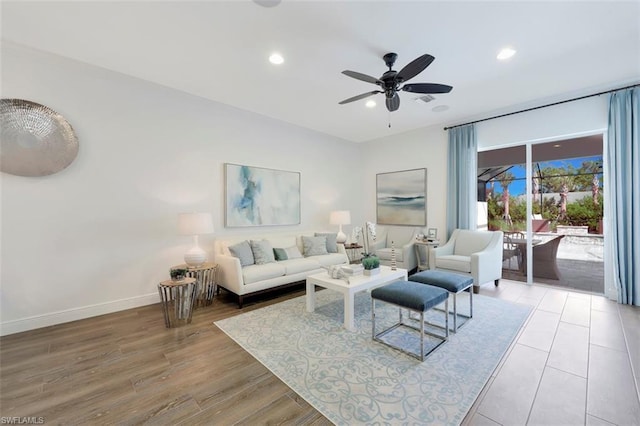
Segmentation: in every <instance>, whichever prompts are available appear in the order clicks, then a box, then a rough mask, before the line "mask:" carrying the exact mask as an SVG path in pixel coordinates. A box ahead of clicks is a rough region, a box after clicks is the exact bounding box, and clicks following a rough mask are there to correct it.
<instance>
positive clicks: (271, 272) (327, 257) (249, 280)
mask: <svg viewBox="0 0 640 426" xmlns="http://www.w3.org/2000/svg"><path fill="white" fill-rule="evenodd" d="M314 235H315V233H314V232H301V233H297V234H265V235H260V234H256V235H243V236H236V237H226V236H225V237H223V238H220V239H216V241H215V252H214V261H215V262H216V263H217V264H218V273H217V276H216V281H217V284H218V285H219V286H221V287H223V288H225V289H227V290H229V291H230V292H232V293H235V294H236V295H237V296H238V306H239V308H242V305H243V301H244V297H245V296H248V295H256V294H259V293H264V292H267V291H272V290H273V289H275V288H279V287H285V286H288V285H291V284H293V283H297V282H300V281H303V280H305V279H306V277H307V276H308V275H311V274H316V273H319V272H323V271H325V270H326V268H328V267H329V266H331V265H339V264H348V263H349V258H348V257H347V254H346V251H345V249H344V246H343V245H342V244H337V246H336V247H337V253H328V254H323V255H317V256H309V257H302V258H298V259H288V260H280V261H275V262H270V263H266V264H261V265H255V264H254V265H248V266H241V263H240V259H238V258H237V257H235V256H233V255H232V254H231V252H230V251H229V246H233V245H235V244H237V243H240V242H242V241H250V240H256V241H257V240H267V241H269V242H270V243H271V246H272V247H273V248H287V247H292V246H294V245H295V246H297V247H298V249H299V251H300V253H302V254H304V251H303V244H302V237H303V236H307V237H313V236H314Z"/></svg>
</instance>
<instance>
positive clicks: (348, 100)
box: [338, 90, 382, 105]
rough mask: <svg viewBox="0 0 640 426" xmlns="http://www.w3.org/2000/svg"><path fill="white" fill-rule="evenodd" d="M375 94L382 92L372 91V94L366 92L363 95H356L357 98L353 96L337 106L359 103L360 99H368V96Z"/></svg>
mask: <svg viewBox="0 0 640 426" xmlns="http://www.w3.org/2000/svg"><path fill="white" fill-rule="evenodd" d="M377 93H382V92H381V91H380V90H374V91H373V92H367V93H363V94H361V95H358V96H354V97H352V98H349V99H345V100H344V101H342V102H338V104H340V105H344V104H348V103H349V102H355V101H359V100H360V99H364V98H368V97H369V96H371V95H375V94H377Z"/></svg>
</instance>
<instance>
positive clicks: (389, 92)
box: [338, 53, 453, 111]
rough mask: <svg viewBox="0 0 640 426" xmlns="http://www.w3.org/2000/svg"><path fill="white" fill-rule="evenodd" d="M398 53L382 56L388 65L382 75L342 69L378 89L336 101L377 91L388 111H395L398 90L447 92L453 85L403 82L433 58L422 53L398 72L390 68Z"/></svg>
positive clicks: (357, 98)
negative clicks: (381, 95)
mask: <svg viewBox="0 0 640 426" xmlns="http://www.w3.org/2000/svg"><path fill="white" fill-rule="evenodd" d="M397 58H398V55H397V54H396V53H387V54H386V55H384V56H383V57H382V59H384V63H385V64H386V65H387V66H388V67H389V70H388V71H386V72H385V73H384V74H382V77H380V78H375V77H371V76H369V75H366V74H362V73H359V72H355V71H348V70H346V71H342V74H344V75H348V76H349V77H352V78H355V79H356V80H361V81H366V82H367V83H373V84H377V85H378V86H380V90H374V91H372V92H367V93H363V94H361V95H358V96H354V97H352V98H349V99H345V100H344V101H342V102H338V103H339V104H340V105H343V104H347V103H349V102H354V101H359V100H360V99H364V98H367V97H369V96H373V95H376V94H378V93H384V96H385V98H386V99H385V103H386V105H387V109H388V110H389V111H395V110H397V109H398V108H399V107H400V96H398V92H399V91H404V92H411V93H427V94H430V93H449V92H450V91H451V89H453V87H451V86H447V85H446V84H436V83H413V84H404V83H405V82H406V81H408V80H410V79H412V78H413V77H415V76H416V75H418V74H420V73H421V72H422V71H424V69H425V68H427V67H428V66H429V65H431V62H433V60H434V59H435V58H434V57H433V56H431V55H428V54H427V55H422V56H419V57H418V58H416V59H414V60H413V61H411V62H410V63H409V64H407V65H406V66H405V67H404V68H402V69H401V70H400V71H399V72H397V71H394V70H392V69H391V68H392V67H393V64H394V63H395V62H396V59H397Z"/></svg>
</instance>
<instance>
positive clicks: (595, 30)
mask: <svg viewBox="0 0 640 426" xmlns="http://www.w3.org/2000/svg"><path fill="white" fill-rule="evenodd" d="M2 38H3V40H7V41H10V42H13V43H18V44H21V45H24V46H28V47H32V48H36V49H40V50H44V51H48V52H52V53H55V54H58V55H62V56H65V57H69V58H73V59H76V60H79V61H82V62H86V63H90V64H94V65H97V66H100V67H103V68H107V69H110V70H113V71H117V72H120V73H124V74H128V75H131V76H135V77H138V78H141V79H144V80H148V81H151V82H155V83H158V84H161V85H164V86H168V87H172V88H175V89H178V90H181V91H184V92H187V93H191V94H194V95H197V96H201V97H203V98H208V99H211V100H214V101H217V102H221V103H224V104H228V105H232V106H235V107H237V108H241V109H244V110H249V111H253V112H256V113H259V114H262V115H266V116H269V117H272V118H275V119H278V120H282V121H285V122H289V123H293V124H296V125H299V126H302V127H306V128H310V129H314V130H317V131H320V132H323V133H327V134H330V135H334V136H337V137H340V138H343V139H346V140H350V141H355V142H362V141H367V140H371V139H376V138H379V137H383V136H387V135H389V134H396V133H400V132H404V131H408V130H411V129H415V128H420V127H426V126H430V125H445V124H449V125H450V124H459V123H461V122H463V121H466V120H468V119H473V118H482V117H486V116H488V115H490V114H491V113H494V112H506V111H511V110H515V109H517V108H520V107H526V106H534V105H538V104H543V103H546V102H551V101H557V100H562V99H567V98H570V97H573V96H578V95H584V94H590V93H592V92H595V91H599V90H606V89H611V88H617V87H619V86H621V85H624V84H629V83H635V82H638V81H640V2H639V1H628V2H618V1H602V2H594V1H569V2H559V1H536V2H523V1H510V2H506V1H499V2H486V1H468V2H460V1H410V2H402V1H372V2H364V1H314V2H310V1H292V0H282V2H281V3H280V4H279V5H277V6H275V7H263V6H260V5H258V4H257V3H255V2H252V1H244V0H237V1H226V2H222V1H201V2H187V1H172V2H168V1H141V2H93V1H92V2H89V1H76V2H56V1H45V2H31V1H19V2H13V1H2ZM507 45H510V46H513V47H514V48H516V49H517V51H518V53H517V54H516V55H515V56H514V57H513V58H512V59H511V60H510V61H508V62H503V63H501V62H499V61H497V60H496V54H497V53H498V51H499V50H500V49H501V48H502V47H504V46H507ZM272 51H279V52H281V53H282V55H283V56H284V57H285V63H284V64H283V65H281V66H278V67H276V66H274V65H271V64H270V63H269V62H268V60H267V58H268V56H269V54H270V53H271V52H272ZM387 52H396V53H397V54H398V55H399V56H398V60H397V62H396V66H395V67H394V69H395V70H397V71H399V70H400V69H401V68H402V67H403V66H404V65H406V64H407V63H409V62H410V61H411V60H413V59H414V58H416V57H418V56H420V55H422V54H425V53H429V54H431V55H433V56H435V58H436V59H435V61H434V62H433V63H432V64H431V65H430V66H429V67H428V68H427V69H426V70H425V71H423V72H422V73H421V74H419V75H418V76H417V77H415V78H414V79H412V80H411V81H410V82H412V83H420V82H430V83H443V84H449V85H452V86H453V87H454V88H453V91H452V92H451V93H449V94H441V95H435V97H436V99H435V100H434V101H432V102H430V103H428V104H424V103H422V104H419V103H417V102H415V101H414V98H415V97H417V96H418V95H416V94H411V93H407V92H402V93H401V94H400V97H401V105H400V109H399V110H398V111H396V112H394V113H391V114H389V113H388V112H387V111H386V109H385V107H384V97H383V95H376V96H375V97H373V99H375V100H376V101H377V103H378V105H377V107H375V108H373V109H368V108H365V106H364V102H365V101H358V102H353V103H350V104H347V105H338V102H339V101H341V100H343V99H346V98H349V97H351V96H355V95H358V94H361V93H364V92H367V91H371V90H375V89H376V88H377V86H375V85H373V84H369V83H365V82H362V81H358V80H355V79H352V78H349V77H347V76H345V75H342V74H341V71H342V70H352V71H358V72H361V73H364V74H368V75H372V76H374V77H379V76H381V75H382V73H383V72H384V71H386V69H387V68H386V66H385V65H384V62H383V60H382V55H384V54H385V53H387ZM438 105H447V106H449V110H447V111H446V112H439V113H437V112H433V111H432V108H433V107H434V106H438ZM389 119H390V120H391V128H390V129H389V128H388V122H389Z"/></svg>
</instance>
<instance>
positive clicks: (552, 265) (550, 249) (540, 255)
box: [533, 235, 564, 280]
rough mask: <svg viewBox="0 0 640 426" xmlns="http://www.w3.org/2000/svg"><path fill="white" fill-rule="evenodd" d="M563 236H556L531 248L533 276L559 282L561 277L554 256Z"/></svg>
mask: <svg viewBox="0 0 640 426" xmlns="http://www.w3.org/2000/svg"><path fill="white" fill-rule="evenodd" d="M563 238H564V235H558V236H557V237H554V238H553V239H551V240H549V241H546V242H544V243H542V244H538V245H535V246H533V276H534V277H538V278H548V279H551V280H559V279H560V277H561V276H562V275H561V274H560V271H559V270H558V263H557V261H556V256H557V254H558V246H559V245H560V241H561V240H562V239H563Z"/></svg>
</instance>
